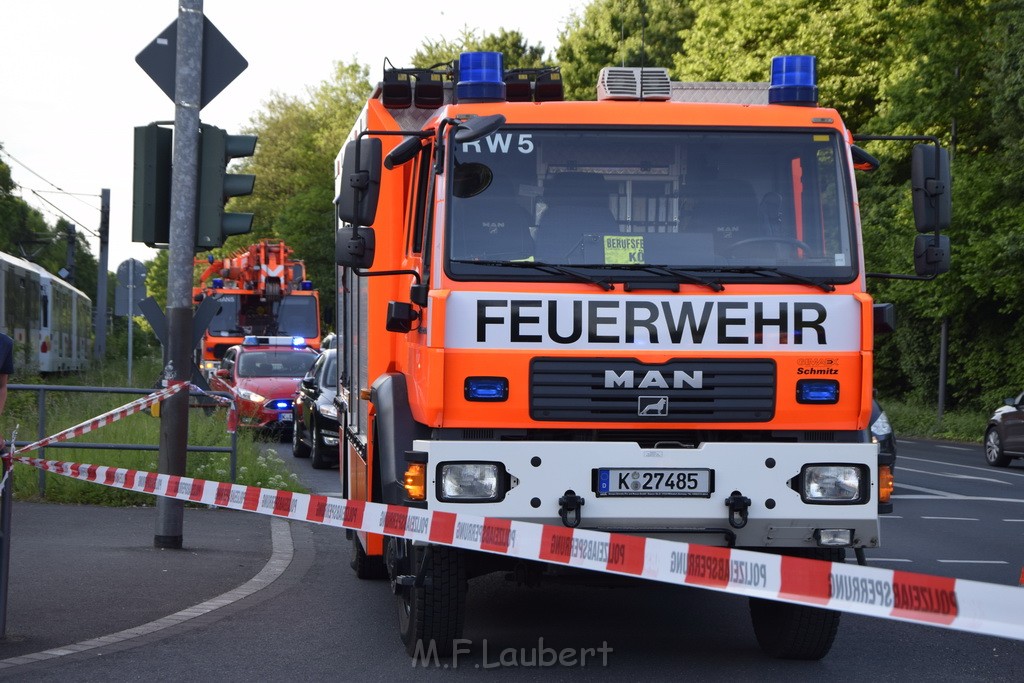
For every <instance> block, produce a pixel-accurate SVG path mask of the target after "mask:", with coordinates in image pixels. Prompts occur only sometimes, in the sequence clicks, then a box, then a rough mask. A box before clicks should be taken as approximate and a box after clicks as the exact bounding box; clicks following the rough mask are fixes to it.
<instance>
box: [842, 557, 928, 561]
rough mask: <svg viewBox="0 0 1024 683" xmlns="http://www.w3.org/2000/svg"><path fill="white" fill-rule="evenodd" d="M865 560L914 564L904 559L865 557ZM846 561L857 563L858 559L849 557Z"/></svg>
mask: <svg viewBox="0 0 1024 683" xmlns="http://www.w3.org/2000/svg"><path fill="white" fill-rule="evenodd" d="M864 559H865V560H867V561H868V562H913V560H908V559H906V558H904V557H865V558H864ZM846 561H847V562H856V561H857V558H856V557H848V558H846Z"/></svg>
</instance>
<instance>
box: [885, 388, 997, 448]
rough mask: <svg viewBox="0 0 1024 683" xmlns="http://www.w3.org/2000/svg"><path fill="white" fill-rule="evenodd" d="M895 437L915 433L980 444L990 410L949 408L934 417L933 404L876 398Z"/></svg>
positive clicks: (921, 437) (936, 411)
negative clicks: (939, 416) (886, 416)
mask: <svg viewBox="0 0 1024 683" xmlns="http://www.w3.org/2000/svg"><path fill="white" fill-rule="evenodd" d="M878 402H879V403H880V404H881V405H882V407H883V408H884V409H885V414H886V415H888V416H889V422H890V423H891V424H892V429H893V431H894V432H895V433H896V437H897V438H902V437H915V438H920V439H939V440H945V441H961V442H965V443H977V444H980V443H981V440H982V437H983V435H984V433H985V424H986V423H987V422H988V418H989V416H990V415H991V413H990V412H980V411H966V410H952V411H945V412H944V413H943V415H942V420H941V421H939V419H938V410H937V409H936V407H935V406H926V405H923V404H918V403H907V402H903V401H897V400H894V399H883V398H879V399H878Z"/></svg>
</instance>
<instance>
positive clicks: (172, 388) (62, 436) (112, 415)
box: [14, 382, 189, 455]
mask: <svg viewBox="0 0 1024 683" xmlns="http://www.w3.org/2000/svg"><path fill="white" fill-rule="evenodd" d="M188 386H189V384H188V383H187V382H172V383H169V384H168V385H167V387H165V388H164V389H160V390H159V391H155V392H153V393H152V394H149V395H148V396H143V397H142V398H140V399H136V400H134V401H132V402H131V403H127V404H125V405H123V406H121V407H120V408H114V409H113V410H111V411H109V412H106V413H103V414H102V415H100V416H99V417H95V418H93V419H91V420H86V421H85V422H82V423H81V424H77V425H75V426H74V427H68V428H67V429H65V430H64V431H62V432H57V433H56V434H54V435H53V436H48V437H46V438H45V439H40V440H39V441H35V442H33V443H30V444H28V445H27V446H22V447H21V448H19V449H17V450H16V451H14V455H20V454H22V453H28V452H30V451H34V450H37V449H40V448H45V447H47V446H49V445H50V444H52V443H58V442H60V441H67V440H68V439H73V438H75V437H76V436H82V435H83V434H88V433H89V432H91V431H93V430H94V429H99V428H100V427H106V426H107V425H108V424H110V423H112V422H117V421H118V420H120V419H122V418H125V417H128V416H129V415H133V414H135V413H138V412H141V411H143V410H145V409H146V408H148V407H150V406H151V405H153V404H154V403H159V402H160V401H163V400H164V399H166V398H169V397H170V396H173V395H174V394H176V393H178V392H179V391H181V390H182V389H184V388H186V387H188Z"/></svg>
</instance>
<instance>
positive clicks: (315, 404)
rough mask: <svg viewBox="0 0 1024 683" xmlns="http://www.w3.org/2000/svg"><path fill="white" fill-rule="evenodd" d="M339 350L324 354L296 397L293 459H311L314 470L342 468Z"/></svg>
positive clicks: (311, 370)
mask: <svg viewBox="0 0 1024 683" xmlns="http://www.w3.org/2000/svg"><path fill="white" fill-rule="evenodd" d="M337 353H338V352H337V350H336V349H329V350H327V351H324V352H323V353H322V354H320V357H319V358H317V359H316V362H315V363H313V367H312V368H310V370H309V372H308V373H306V376H305V377H303V378H302V381H301V382H299V390H298V392H297V393H296V394H295V408H294V414H295V418H294V427H293V429H292V455H294V456H295V457H296V458H310V462H311V463H312V465H313V469H317V470H320V469H327V468H328V467H332V466H335V465H337V464H338V407H337V406H336V405H335V404H334V398H335V396H337V395H338V362H337V357H338V356H337Z"/></svg>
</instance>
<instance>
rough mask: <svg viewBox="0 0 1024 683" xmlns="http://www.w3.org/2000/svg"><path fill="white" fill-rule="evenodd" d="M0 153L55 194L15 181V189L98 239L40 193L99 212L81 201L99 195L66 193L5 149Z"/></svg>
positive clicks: (82, 224)
mask: <svg viewBox="0 0 1024 683" xmlns="http://www.w3.org/2000/svg"><path fill="white" fill-rule="evenodd" d="M0 153H2V154H3V155H4V156H6V157H7V158H8V159H10V160H11V161H13V162H14V163H16V164H18V165H19V166H21V167H22V168H23V169H25V170H26V171H28V172H29V173H31V174H32V175H34V176H35V177H37V178H39V179H40V180H42V181H43V182H44V183H46V184H47V185H49V186H50V187H52V188H54V189H55V190H56V192H53V191H52V190H35V189H32V188H30V187H25V186H24V185H22V184H20V183H18V182H17V181H14V184H15V185H16V186H17V187H18V188H19V189H21V190H22V191H28V192H31V193H32V194H34V195H35V196H36V197H38V198H39V199H40V200H41V201H43V202H45V203H46V204H48V205H49V206H50V207H52V209H53V210H54V211H56V212H57V213H58V214H60V215H61V216H63V217H64V218H66V219H67V220H68V221H70V222H71V223H73V224H74V225H75V226H77V227H78V228H80V229H82V230H84V231H85V232H87V233H89V234H90V235H92V236H93V237H96V238H98V237H99V235H98V234H97V233H95V232H93V231H92V230H90V229H89V228H87V227H85V224H84V223H83V222H82V221H80V220H78V219H76V218H74V217H72V216H71V215H70V214H68V213H67V212H66V211H64V210H63V209H61V208H60V207H59V206H57V205H56V204H54V203H53V202H51V201H50V200H49V199H47V198H46V197H43V196H42V194H41V193H42V192H49V193H53V194H62V195H65V196H68V197H72V198H74V199H77V200H78V201H80V202H82V203H83V204H85V205H86V206H88V207H89V208H91V209H95V210H96V211H99V209H98V208H97V207H95V206H93V205H91V204H89V203H88V202H86V201H85V200H83V199H82V197H98V196H99V195H93V194H88V193H84V192H68V191H67V190H65V189H64V188H62V187H59V186H58V185H56V184H55V183H53V182H51V181H50V180H47V179H46V178H44V177H43V176H42V175H40V174H39V173H37V172H36V171H34V170H33V169H32V168H30V167H29V166H28V165H27V164H25V163H24V162H22V161H21V160H20V159H18V158H17V157H15V156H14V155H13V154H11V153H10V152H9V151H7V150H6V149H4V148H3V147H0Z"/></svg>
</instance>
